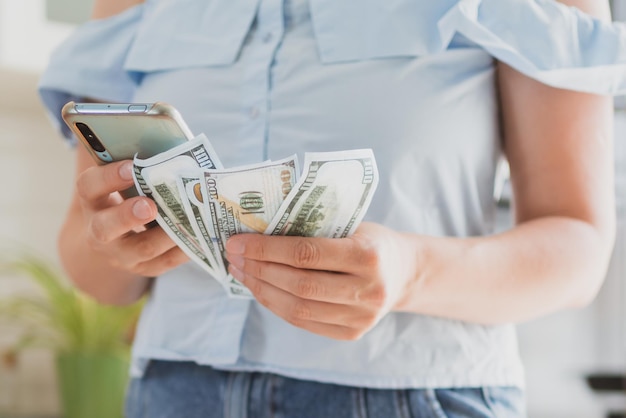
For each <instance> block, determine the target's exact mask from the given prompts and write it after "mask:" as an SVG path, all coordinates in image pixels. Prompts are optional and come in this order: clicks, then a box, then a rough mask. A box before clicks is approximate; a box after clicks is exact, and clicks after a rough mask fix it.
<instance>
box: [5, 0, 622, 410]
mask: <svg viewBox="0 0 626 418" xmlns="http://www.w3.org/2000/svg"><path fill="white" fill-rule="evenodd" d="M612 6H613V9H614V18H615V19H616V20H624V21H626V0H615V1H614V2H613V4H612ZM90 8H91V1H87V0H47V1H46V0H20V1H16V0H0V182H1V185H2V186H1V187H0V190H2V192H3V193H2V194H3V195H2V197H1V198H0V251H5V250H6V249H9V248H15V247H16V246H26V247H28V248H31V249H33V251H35V252H36V253H37V254H39V255H41V256H42V257H44V258H46V259H47V260H50V262H51V263H52V264H57V263H58V258H57V255H56V249H55V245H56V242H55V241H56V235H57V231H58V229H59V228H60V225H61V222H62V219H63V214H64V212H65V208H66V205H67V204H68V202H69V197H70V185H71V182H72V178H73V169H74V167H73V152H72V150H71V149H69V148H68V147H67V146H66V145H65V144H64V143H63V141H62V140H61V138H60V137H59V135H58V134H57V133H56V131H55V129H54V127H53V126H52V124H51V122H50V120H49V119H48V118H47V116H46V114H45V112H44V110H43V108H42V106H41V104H40V103H39V100H38V97H37V95H36V84H37V80H38V77H39V74H40V73H41V71H42V70H43V68H44V67H45V65H46V63H47V60H48V57H49V55H50V53H51V51H52V50H53V49H54V47H55V46H56V45H58V44H59V43H60V42H61V41H62V40H63V39H64V38H65V37H67V36H68V35H69V34H70V33H71V31H72V29H73V28H74V27H75V25H77V24H80V23H81V22H83V21H84V20H85V19H86V18H87V16H88V15H89V11H90ZM615 122H616V123H615V137H616V141H615V151H616V152H615V157H616V165H617V168H616V171H617V188H616V193H617V205H618V207H617V211H618V233H617V242H616V246H615V251H614V256H613V259H612V262H611V266H610V269H609V272H608V275H607V278H606V282H605V284H604V287H603V289H602V291H601V292H600V294H599V295H598V298H597V299H596V300H595V302H594V303H593V304H592V305H591V306H589V307H588V308H586V309H583V310H578V311H568V312H562V313H558V314H554V315H551V316H549V317H546V318H542V319H540V320H536V321H532V322H529V323H526V324H522V325H520V326H519V339H520V349H521V352H522V356H523V358H524V361H525V364H526V371H527V385H528V387H527V394H528V403H529V416H530V418H604V417H609V416H612V417H617V416H626V415H618V413H619V411H626V389H625V387H624V383H623V382H624V379H623V378H622V375H623V374H624V373H625V372H626V319H625V318H626V312H625V309H626V308H624V307H625V306H626V100H625V98H624V97H618V98H616V121H615ZM502 181H503V183H502V184H501V185H499V186H498V190H502V195H501V196H500V198H501V205H500V215H501V217H500V225H499V227H500V228H506V227H508V225H509V224H510V213H509V210H508V206H507V197H508V195H507V191H508V189H507V184H506V178H505V177H503V179H502ZM4 276H6V277H0V298H6V297H10V296H12V295H15V294H24V293H26V294H29V293H32V294H37V293H38V292H40V289H38V287H37V286H35V285H34V284H33V282H32V281H31V280H26V279H25V278H24V277H21V276H19V275H15V276H12V275H6V274H5V275H4ZM0 327H2V325H0ZM15 338H16V334H15V332H14V331H13V329H12V328H11V327H6V326H5V327H3V328H0V353H5V354H3V355H2V356H1V357H0V418H8V417H22V418H27V417H28V418H35V417H36V418H57V417H60V416H61V412H60V401H59V387H58V386H59V385H58V384H57V373H56V369H55V365H54V357H55V356H54V353H53V352H52V351H51V350H47V349H45V348H41V349H31V350H23V351H20V352H19V355H17V356H14V355H8V354H6V353H7V352H6V351H5V350H6V348H7V347H10V346H11V345H12V344H14V342H15ZM3 348H4V349H5V350H3ZM590 377H591V383H592V385H590V384H589V380H590ZM591 386H593V387H595V388H596V389H602V390H594V389H592V387H591Z"/></svg>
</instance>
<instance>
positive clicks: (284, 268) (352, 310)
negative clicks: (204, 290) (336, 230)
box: [226, 223, 417, 340]
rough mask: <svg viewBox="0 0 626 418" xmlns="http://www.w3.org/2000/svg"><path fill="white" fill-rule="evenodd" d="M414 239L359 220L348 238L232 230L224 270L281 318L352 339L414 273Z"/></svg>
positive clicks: (383, 311) (388, 306)
mask: <svg viewBox="0 0 626 418" xmlns="http://www.w3.org/2000/svg"><path fill="white" fill-rule="evenodd" d="M412 246H413V244H412V243H411V241H409V240H408V239H407V238H406V237H405V236H404V235H402V234H400V233H397V232H395V231H392V230H390V229H388V228H385V227H383V226H380V225H377V224H372V223H363V224H361V225H360V227H359V228H358V229H357V231H356V232H355V233H354V235H352V236H351V237H348V238H342V239H330V238H303V237H284V236H266V235H257V234H240V235H236V236H234V237H232V238H230V240H229V241H228V242H227V244H226V250H227V252H228V261H229V262H230V263H231V264H230V266H229V271H230V273H231V274H232V275H233V276H234V277H235V278H237V279H238V280H240V281H241V282H242V283H244V284H245V286H247V287H248V288H249V289H250V290H251V292H252V293H253V294H254V296H255V297H256V299H257V300H258V301H259V302H260V303H261V304H263V305H265V306H266V307H267V308H268V309H270V310H271V311H272V312H274V313H275V314H276V315H278V316H280V317H282V318H283V319H285V320H286V321H287V322H289V323H291V324H293V325H295V326H297V327H300V328H303V329H306V330H308V331H311V332H313V333H316V334H320V335H324V336H327V337H331V338H335V339H342V340H344V339H345V340H354V339H358V338H359V337H361V336H362V335H363V334H365V333H366V332H367V331H368V330H369V329H371V328H372V327H373V326H374V325H375V324H376V323H377V322H378V321H379V320H380V319H381V318H382V317H383V316H384V315H385V314H387V312H389V311H390V310H391V309H392V308H394V306H395V305H396V304H397V303H398V302H399V301H400V300H401V299H402V297H403V295H404V294H405V292H404V290H405V288H406V286H407V285H408V284H409V283H410V282H412V281H413V278H414V277H415V271H416V265H417V262H416V260H415V258H416V255H415V251H414V250H412Z"/></svg>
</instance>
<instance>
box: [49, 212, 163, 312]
mask: <svg viewBox="0 0 626 418" xmlns="http://www.w3.org/2000/svg"><path fill="white" fill-rule="evenodd" d="M83 223H84V219H83V218H82V216H80V214H78V213H76V212H71V213H70V214H69V215H68V218H67V220H66V222H65V223H64V225H63V227H62V229H61V231H60V234H59V240H58V248H59V254H60V257H61V261H62V263H63V266H64V268H65V270H66V272H67V274H68V275H69V276H70V279H71V280H72V281H73V282H74V283H75V285H76V286H77V287H78V288H79V289H81V290H82V291H84V292H85V293H87V294H89V295H91V296H92V297H94V298H95V299H96V300H98V301H100V302H102V303H107V304H113V305H126V304H130V303H133V302H135V301H137V300H138V299H139V298H141V296H143V295H144V294H145V293H146V291H147V290H148V288H149V287H150V283H151V279H150V278H147V277H142V276H139V275H135V274H132V273H130V272H128V271H124V270H120V269H116V268H115V267H113V265H112V264H111V260H108V259H105V258H103V256H102V255H100V254H98V253H96V252H95V251H93V250H92V249H91V247H90V246H88V245H86V243H87V239H86V237H85V231H86V228H85V226H84V225H83Z"/></svg>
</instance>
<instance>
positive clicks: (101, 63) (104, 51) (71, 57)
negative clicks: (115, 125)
mask: <svg viewBox="0 0 626 418" xmlns="http://www.w3.org/2000/svg"><path fill="white" fill-rule="evenodd" d="M142 9H143V5H138V6H135V7H133V8H131V9H129V10H126V11H125V12H123V13H121V14H119V15H116V16H114V17H111V18H107V19H99V20H92V21H89V22H87V23H85V24H84V25H82V26H80V27H79V28H77V29H76V30H75V31H74V33H73V34H72V35H71V37H70V38H69V39H67V40H66V41H65V42H64V43H62V44H61V45H60V46H59V47H58V48H57V50H56V51H55V52H54V53H53V54H52V57H51V59H50V62H49V64H48V67H47V69H46V70H45V71H44V73H43V74H42V77H41V78H40V80H39V94H40V97H41V99H42V101H43V104H44V106H45V107H46V110H47V111H48V113H49V116H50V117H51V119H52V120H53V121H54V123H55V124H56V125H57V127H58V129H59V130H60V131H61V132H62V133H63V136H65V137H66V138H67V139H68V140H69V141H70V142H71V143H73V142H74V138H73V136H72V133H71V131H70V130H69V129H68V128H67V126H66V125H65V123H64V122H63V121H62V119H61V108H62V107H63V105H64V104H65V103H67V102H68V101H70V100H75V101H81V100H84V98H87V97H89V98H93V99H98V100H103V101H110V102H128V101H130V100H131V98H132V97H133V94H134V90H135V87H136V84H135V80H134V79H133V77H132V73H129V72H127V71H126V70H125V69H124V62H125V60H126V56H127V53H128V50H129V49H130V47H131V45H132V43H133V39H134V37H135V33H136V31H137V26H138V22H139V20H140V18H141V15H142Z"/></svg>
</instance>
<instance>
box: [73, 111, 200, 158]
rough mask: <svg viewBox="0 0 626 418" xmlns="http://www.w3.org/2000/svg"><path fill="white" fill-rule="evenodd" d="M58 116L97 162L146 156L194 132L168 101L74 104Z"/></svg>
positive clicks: (189, 136) (179, 142) (169, 146)
mask: <svg viewBox="0 0 626 418" xmlns="http://www.w3.org/2000/svg"><path fill="white" fill-rule="evenodd" d="M61 116H62V117H63V120H64V121H65V123H66V124H67V125H68V126H69V128H70V129H71V130H72V132H73V133H74V135H76V138H78V140H79V141H81V142H82V143H83V145H84V146H85V147H86V148H87V150H88V151H89V153H90V154H91V156H92V157H93V158H94V160H95V161H96V162H97V163H98V164H107V163H110V162H113V161H120V160H127V159H132V158H133V157H134V156H135V154H137V155H138V156H139V157H140V158H148V157H152V156H153V155H156V154H158V153H160V152H163V151H166V150H168V149H170V148H172V147H174V146H176V145H179V144H181V143H183V142H185V141H188V140H189V139H192V138H193V137H194V135H193V134H192V132H191V130H190V129H189V128H188V127H187V125H186V124H185V121H184V120H183V118H182V116H181V115H180V113H179V112H178V111H177V110H176V109H175V108H174V107H173V106H172V105H170V104H167V103H163V102H155V103H75V102H69V103H67V104H66V105H65V106H63V110H62V111H61Z"/></svg>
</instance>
